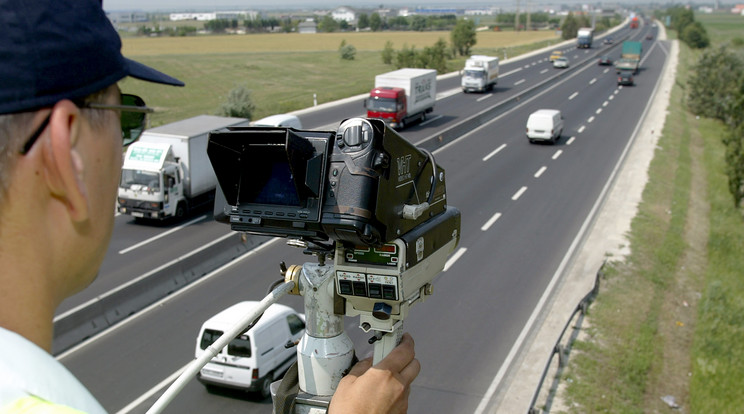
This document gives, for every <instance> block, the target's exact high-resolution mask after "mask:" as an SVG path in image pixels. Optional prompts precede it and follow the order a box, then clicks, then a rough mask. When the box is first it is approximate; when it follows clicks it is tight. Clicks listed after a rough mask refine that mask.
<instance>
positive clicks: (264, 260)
mask: <svg viewBox="0 0 744 414" xmlns="http://www.w3.org/2000/svg"><path fill="white" fill-rule="evenodd" d="M651 31H653V29H652V28H651V27H650V26H642V27H641V28H640V29H638V30H632V31H631V30H627V29H626V30H624V31H621V32H619V33H616V34H614V35H613V37H615V39H619V38H620V37H622V36H624V35H627V36H631V38H632V39H637V40H641V39H643V38H644V37H645V34H646V33H647V32H651ZM654 34H655V33H654ZM655 37H656V36H654V38H655ZM643 42H644V58H643V61H642V68H643V69H642V71H641V72H640V73H639V75H638V76H637V77H636V85H635V86H632V87H618V86H617V85H616V77H615V73H614V68H612V67H608V66H598V65H597V64H596V58H595V56H596V55H597V54H598V53H600V52H601V51H604V50H609V53H608V54H610V55H611V56H612V58H613V59H617V58H618V57H619V53H620V52H619V47H618V44H617V43H616V44H615V45H612V46H611V47H607V46H604V45H602V44H601V39H600V40H595V46H594V48H592V49H588V50H577V49H575V47H574V46H573V44H571V45H570V46H565V47H563V48H562V49H564V54H565V55H566V56H567V57H568V58H569V60H570V62H571V67H570V68H569V69H554V68H553V67H552V65H551V64H550V63H549V62H548V60H547V56H548V53H547V52H545V53H540V54H537V55H534V56H531V57H529V58H527V59H524V60H520V61H516V62H511V63H508V64H502V66H501V77H500V81H499V85H498V86H497V87H496V88H495V90H494V91H492V92H489V93H485V94H463V93H462V92H461V91H459V90H458V89H459V86H458V85H459V77H457V76H455V77H450V78H447V79H443V80H441V81H440V82H438V92H439V93H440V94H441V95H440V96H441V98H440V100H439V101H438V102H437V106H436V107H435V110H434V112H433V113H432V114H431V116H430V117H429V119H428V120H427V121H425V122H424V123H422V124H420V125H415V126H413V127H411V128H409V129H407V130H405V131H403V132H402V133H401V134H402V135H403V136H404V137H406V138H407V139H408V140H410V141H411V142H413V143H415V144H417V145H433V146H434V147H435V149H434V155H435V157H436V160H437V163H438V164H440V165H441V166H442V167H444V168H445V170H446V171H447V175H448V179H447V189H448V191H447V196H448V200H449V203H450V204H451V205H453V206H456V207H457V208H459V209H460V211H461V212H462V229H461V233H462V239H461V241H460V245H459V247H458V252H457V255H456V257H457V260H453V261H452V263H451V266H450V267H449V268H448V270H447V271H446V272H443V273H442V274H440V275H439V276H438V277H437V278H436V281H435V285H434V292H435V293H434V295H433V296H432V297H430V298H429V299H427V301H426V302H425V303H423V304H420V305H416V306H414V307H413V309H412V311H411V315H410V317H409V318H408V319H407V320H406V326H405V329H406V330H407V331H409V332H411V334H412V335H413V337H414V339H415V341H416V352H417V358H419V360H420V361H421V364H422V367H423V368H422V371H421V374H420V375H419V377H418V378H417V379H416V381H415V382H414V385H413V391H412V393H411V397H410V410H409V412H411V413H429V412H431V413H453V412H457V413H470V412H473V413H480V412H485V411H486V410H487V408H488V407H489V406H490V405H491V403H492V402H493V401H492V400H491V398H492V396H493V394H491V395H489V392H488V390H489V389H490V387H489V386H490V385H491V384H492V383H493V382H494V378H495V377H496V374H497V372H499V370H500V369H501V367H502V365H504V364H505V363H507V364H509V363H511V362H512V361H509V360H508V356H509V355H510V351H511V350H512V348H513V347H515V346H517V347H518V345H519V344H518V342H517V338H519V337H520V334H521V333H522V331H523V329H525V326H529V325H528V321H529V318H530V315H531V314H532V312H533V309H534V308H535V306H536V304H537V303H538V301H539V299H540V297H541V296H542V295H543V293H544V291H545V289H546V287H547V286H548V284H549V282H550V280H551V279H552V278H553V277H554V275H555V273H556V272H557V270H558V269H559V268H560V264H561V263H562V262H563V261H564V258H565V257H566V256H567V255H569V256H570V255H571V254H573V253H574V252H572V251H570V246H572V242H573V241H574V239H576V238H577V237H581V236H582V235H581V234H579V230H580V229H581V227H582V224H583V223H584V222H585V220H587V215H588V213H589V212H590V210H591V209H592V206H593V205H594V204H595V203H596V201H597V197H598V195H599V194H600V192H601V190H602V188H603V187H604V186H605V183H606V181H607V179H608V176H609V174H610V172H611V171H612V169H613V168H614V167H615V165H616V163H617V162H618V159H619V157H620V155H621V153H622V151H623V149H624V147H625V145H626V143H627V142H628V140H629V139H630V137H631V136H632V134H633V132H634V129H635V128H636V125H637V124H638V122H639V120H640V119H641V117H642V115H643V111H644V109H645V106H646V102H648V100H649V98H650V94H651V92H652V91H653V89H654V85H655V84H656V82H657V80H658V77H659V74H660V72H661V69H662V67H663V64H664V61H665V59H666V54H665V50H666V48H665V45H664V42H660V41H657V40H653V41H648V40H643ZM585 59H586V60H588V63H587V64H586V65H583V66H580V65H579V63H580V62H581V61H583V60H585ZM558 74H560V76H558V77H556V78H555V79H552V80H551V81H549V83H548V84H546V85H545V86H544V87H542V88H540V90H539V92H533V93H532V94H531V95H530V96H529V97H526V98H524V99H520V100H519V101H514V102H512V103H510V104H509V105H508V106H506V105H505V109H504V110H503V111H496V114H495V116H494V117H492V119H490V120H489V121H488V122H484V123H482V124H481V125H480V126H478V127H477V128H474V129H472V130H470V131H469V132H467V133H466V134H463V135H460V136H458V137H456V138H455V139H453V140H451V141H450V142H446V143H444V142H443V143H441V145H439V144H437V137H438V135H439V133H440V131H442V130H445V129H447V128H450V127H452V126H454V125H456V124H457V123H459V122H462V121H463V120H465V119H467V118H468V117H471V116H473V115H475V114H478V113H480V112H481V111H485V110H488V109H489V108H491V107H493V106H494V105H496V104H498V103H500V102H506V101H510V100H511V99H513V98H514V97H515V96H517V95H518V94H520V93H522V92H524V91H526V90H527V89H528V88H530V86H532V85H536V84H538V83H540V82H541V81H542V80H547V79H549V78H550V77H552V76H557V75H558ZM361 105H362V104H361V99H359V100H349V102H347V103H345V104H344V105H342V106H336V107H331V108H326V109H323V110H319V111H315V112H307V113H305V114H303V115H302V121H303V124H304V125H305V126H306V127H308V128H312V129H319V128H323V129H325V128H329V127H332V125H337V123H338V122H339V121H340V120H342V119H345V118H347V117H352V116H359V115H362V106H361ZM540 108H557V109H561V110H562V111H563V116H564V118H565V122H566V128H565V130H564V133H563V136H562V138H561V139H560V140H559V141H558V143H557V144H556V145H532V144H529V143H528V142H527V139H526V137H525V136H524V125H525V122H526V119H527V116H528V114H529V113H531V112H532V111H534V110H536V109H540ZM180 226H182V227H180ZM229 234H230V231H229V229H228V228H227V226H224V225H222V224H219V223H214V222H213V221H211V214H210V213H209V212H197V213H196V214H194V215H192V216H191V217H190V218H189V219H187V220H185V221H183V222H181V223H167V224H164V225H162V226H144V225H140V224H136V223H134V222H133V220H132V219H131V218H130V217H128V216H119V217H117V218H116V225H115V231H114V240H113V241H112V244H111V247H110V249H109V252H108V254H107V256H106V259H105V262H104V265H103V267H102V269H101V273H100V275H99V278H98V279H97V280H96V282H94V284H93V285H91V287H89V288H88V289H86V290H85V291H83V292H81V293H80V294H79V295H77V296H76V297H74V298H71V299H70V300H69V301H68V302H66V303H65V304H64V305H63V307H62V308H61V309H60V310H59V312H64V311H65V310H67V309H70V308H72V307H74V306H77V305H79V304H81V303H85V302H86V301H88V300H90V299H91V298H94V297H96V296H98V295H100V294H102V293H103V292H106V291H108V290H110V289H112V288H114V287H116V286H117V285H119V284H122V283H125V282H126V281H127V280H130V279H132V278H134V277H137V276H139V275H142V274H145V273H147V272H148V271H150V270H152V269H153V268H155V267H157V266H161V265H162V264H163V263H166V262H168V261H171V260H174V259H176V258H178V257H179V256H182V255H184V254H187V253H188V252H190V251H192V250H194V249H196V248H199V247H201V246H204V245H206V244H208V243H209V242H211V241H213V240H216V239H218V238H220V237H231V236H230V235H229ZM267 241H268V243H265V244H264V245H262V246H261V247H260V248H259V249H257V250H256V251H254V252H252V253H250V254H248V255H246V256H244V257H243V258H242V259H240V260H239V261H236V262H235V263H233V264H231V265H230V266H227V267H225V268H224V269H221V270H220V271H217V272H214V273H213V274H210V275H209V276H208V277H205V278H202V279H201V280H199V281H198V282H197V283H194V284H192V285H189V287H188V288H186V289H182V290H181V291H179V292H178V293H177V294H173V295H171V296H170V297H168V298H167V299H166V300H164V301H161V302H159V303H156V304H154V305H153V306H152V307H151V308H149V309H147V310H144V311H142V312H139V313H137V314H136V315H134V317H131V318H129V319H128V320H127V321H126V322H124V323H121V324H119V325H117V326H116V327H115V328H113V329H110V330H108V331H106V332H105V333H104V334H103V335H100V336H98V337H94V338H92V339H91V340H89V341H87V342H85V343H83V344H81V345H80V346H79V347H76V348H73V349H72V350H70V351H68V352H65V353H64V354H62V355H61V356H60V357H59V358H60V360H61V361H62V362H63V363H64V364H65V365H66V366H67V367H68V368H69V369H70V370H71V371H72V372H73V373H74V374H75V375H77V376H78V378H80V380H81V381H82V382H83V383H84V384H85V385H86V386H87V387H88V388H89V389H90V390H91V391H92V392H93V394H94V395H96V396H97V397H98V398H99V401H101V403H102V404H103V406H104V407H105V408H107V409H108V410H109V411H110V412H112V413H117V412H122V413H123V412H132V413H141V412H145V411H146V409H147V408H148V407H149V406H150V405H152V403H153V401H154V400H155V398H157V396H159V395H160V394H161V393H162V391H163V388H162V387H163V385H167V383H168V380H169V379H172V376H173V374H174V373H176V372H177V371H178V370H179V369H181V368H182V367H183V366H184V365H186V364H187V363H188V362H189V361H190V360H191V359H192V358H193V353H194V346H195V339H196V338H195V337H196V333H197V331H198V329H199V326H200V325H201V323H202V322H203V321H204V320H205V319H207V318H208V317H209V316H211V315H213V314H214V313H216V312H217V311H219V310H221V309H223V308H225V307H227V306H229V305H231V304H232V303H235V302H237V301H240V300H246V299H252V300H258V299H260V298H262V297H263V296H264V295H265V293H266V289H267V288H268V286H269V284H270V283H271V282H272V281H274V280H276V279H278V278H279V273H278V269H279V267H278V263H279V262H280V261H282V260H284V261H286V262H287V263H296V264H299V263H302V262H306V261H310V260H311V258H310V257H308V256H303V255H302V254H301V252H300V251H299V250H297V249H294V248H291V247H288V246H286V245H285V244H284V241H283V240H269V239H267ZM145 242H146V243H145ZM141 243H145V244H141ZM282 303H284V304H288V305H290V306H293V307H294V308H295V309H298V310H299V311H302V301H301V298H299V297H288V298H285V299H283V300H282ZM346 330H347V332H348V333H349V335H350V336H351V338H352V339H353V340H354V342H355V344H356V346H357V348H356V349H357V353H358V354H359V355H361V356H365V354H367V353H368V352H370V350H371V348H370V346H369V345H367V342H366V339H367V335H365V334H363V332H361V331H360V330H359V329H358V328H357V321H356V320H355V319H351V318H347V321H346ZM215 411H219V412H243V413H244V412H248V413H270V412H271V403H270V402H269V401H268V400H257V399H256V398H255V397H251V396H245V395H241V394H238V393H232V392H225V393H222V394H219V395H218V394H209V393H207V391H206V390H205V389H204V387H203V386H201V385H200V384H198V383H197V382H196V381H195V380H194V381H191V383H190V384H189V385H188V386H187V388H186V389H185V391H184V392H183V393H182V394H181V395H180V396H179V398H178V399H177V400H176V401H175V402H174V403H173V404H172V405H171V406H170V407H169V408H168V409H167V410H166V412H173V413H176V412H215Z"/></svg>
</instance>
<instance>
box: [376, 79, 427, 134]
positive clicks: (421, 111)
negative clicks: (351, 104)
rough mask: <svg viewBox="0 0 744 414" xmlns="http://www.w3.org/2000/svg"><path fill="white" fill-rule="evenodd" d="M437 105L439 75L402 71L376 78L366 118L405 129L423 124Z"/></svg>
mask: <svg viewBox="0 0 744 414" xmlns="http://www.w3.org/2000/svg"><path fill="white" fill-rule="evenodd" d="M436 101H437V71H436V70H434V69H412V68H403V69H398V70H395V71H392V72H387V73H383V74H380V75H377V76H375V87H374V88H373V89H372V90H371V91H370V92H369V97H368V98H367V99H365V100H364V107H365V108H366V109H367V118H374V119H381V120H383V121H385V123H386V124H388V125H390V127H391V128H396V129H403V128H405V127H406V126H407V125H409V124H410V123H411V122H414V121H416V120H420V121H423V120H425V119H426V114H428V113H430V112H432V111H433V110H434V104H435V103H436Z"/></svg>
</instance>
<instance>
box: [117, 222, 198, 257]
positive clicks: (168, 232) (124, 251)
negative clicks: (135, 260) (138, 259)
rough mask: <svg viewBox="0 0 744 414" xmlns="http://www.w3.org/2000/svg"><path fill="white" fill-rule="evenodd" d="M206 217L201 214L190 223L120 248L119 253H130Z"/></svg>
mask: <svg viewBox="0 0 744 414" xmlns="http://www.w3.org/2000/svg"><path fill="white" fill-rule="evenodd" d="M205 218H207V215H206V214H205V215H203V216H201V217H199V218H195V219H193V220H191V221H189V222H188V223H184V224H182V225H180V226H178V227H174V228H172V229H170V230H168V231H165V232H163V233H160V234H158V235H157V236H155V237H150V238H149V239H147V240H143V241H141V242H139V243H137V244H135V245H133V246H129V247H127V248H126V249H121V250H119V254H126V253H129V252H131V251H132V250H134V249H137V248H140V247H142V246H144V245H146V244H149V243H152V242H154V241H155V240H157V239H160V238H162V237H165V236H167V235H169V234H173V233H175V232H177V231H178V230H181V229H182V228H184V227H188V226H190V225H192V224H194V223H196V222H197V221H201V220H204V219H205Z"/></svg>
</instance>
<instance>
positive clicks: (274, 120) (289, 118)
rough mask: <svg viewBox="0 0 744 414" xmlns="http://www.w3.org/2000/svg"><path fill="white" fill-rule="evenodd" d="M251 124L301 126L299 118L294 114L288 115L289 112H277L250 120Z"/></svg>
mask: <svg viewBox="0 0 744 414" xmlns="http://www.w3.org/2000/svg"><path fill="white" fill-rule="evenodd" d="M251 125H253V126H281V125H291V126H297V127H299V128H302V122H300V118H298V117H297V116H295V115H290V114H277V115H271V116H267V117H266V118H261V119H259V120H258V121H254V122H251Z"/></svg>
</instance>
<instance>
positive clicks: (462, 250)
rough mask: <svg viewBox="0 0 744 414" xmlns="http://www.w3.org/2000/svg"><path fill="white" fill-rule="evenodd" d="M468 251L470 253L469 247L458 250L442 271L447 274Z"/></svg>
mask: <svg viewBox="0 0 744 414" xmlns="http://www.w3.org/2000/svg"><path fill="white" fill-rule="evenodd" d="M466 251H468V249H467V247H460V249H458V250H457V251H456V252H455V254H453V255H452V257H450V258H449V260H447V263H445V264H444V269H443V270H442V272H446V271H447V270H449V268H450V267H451V266H452V265H454V264H455V262H456V261H457V260H458V259H459V258H460V257H461V256H462V255H463V254H465V252H466Z"/></svg>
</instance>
